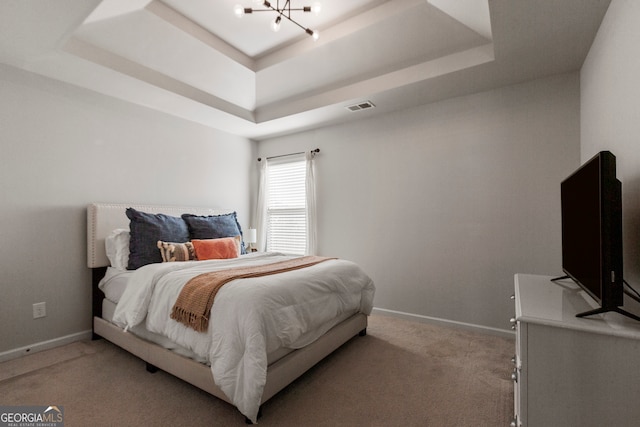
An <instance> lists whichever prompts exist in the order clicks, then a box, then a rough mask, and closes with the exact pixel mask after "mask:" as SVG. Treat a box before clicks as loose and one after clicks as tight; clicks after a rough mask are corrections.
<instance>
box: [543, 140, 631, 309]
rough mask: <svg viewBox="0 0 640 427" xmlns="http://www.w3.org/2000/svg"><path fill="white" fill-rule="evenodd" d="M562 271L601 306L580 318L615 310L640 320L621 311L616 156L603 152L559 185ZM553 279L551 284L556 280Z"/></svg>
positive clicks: (618, 182)
mask: <svg viewBox="0 0 640 427" xmlns="http://www.w3.org/2000/svg"><path fill="white" fill-rule="evenodd" d="M560 193H561V206H562V270H563V271H564V273H565V275H566V276H563V277H562V278H571V279H573V281H575V282H576V283H577V284H578V285H579V286H580V287H581V288H582V289H584V290H585V291H586V292H587V293H588V294H589V295H591V297H593V299H595V301H596V302H597V303H598V304H599V305H600V307H599V308H596V309H594V310H589V311H586V312H584V313H580V314H578V315H577V316H578V317H584V316H590V315H592V314H599V313H605V312H608V311H615V312H618V313H620V314H623V315H625V316H629V317H632V318H634V319H636V320H640V318H639V317H637V316H635V315H634V314H631V313H628V312H626V311H625V310H623V309H622V308H620V307H621V306H622V305H623V299H624V279H623V269H622V267H623V266H622V184H621V182H620V181H619V180H618V179H617V178H616V157H615V156H614V155H613V154H612V153H611V152H609V151H601V152H600V153H598V154H597V155H596V156H594V157H593V158H592V159H591V160H589V161H587V162H586V163H585V164H584V165H582V166H581V167H580V168H579V169H578V170H576V171H575V172H574V173H573V174H571V175H570V176H569V177H568V178H566V179H565V180H564V181H562V183H561V185H560ZM562 278H557V279H554V280H559V279H562Z"/></svg>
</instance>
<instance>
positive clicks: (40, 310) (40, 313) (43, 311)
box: [33, 302, 47, 319]
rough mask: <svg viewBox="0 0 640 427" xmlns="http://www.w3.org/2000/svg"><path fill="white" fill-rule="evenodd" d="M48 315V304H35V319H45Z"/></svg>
mask: <svg viewBox="0 0 640 427" xmlns="http://www.w3.org/2000/svg"><path fill="white" fill-rule="evenodd" d="M46 315H47V303H46V302H38V303H35V304H33V318H34V319H39V318H41V317H45V316H46Z"/></svg>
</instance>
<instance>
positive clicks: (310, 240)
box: [305, 152, 317, 255]
mask: <svg viewBox="0 0 640 427" xmlns="http://www.w3.org/2000/svg"><path fill="white" fill-rule="evenodd" d="M315 154H316V153H314V152H307V153H306V154H305V162H306V177H305V195H306V203H305V208H306V216H307V229H306V234H307V236H306V237H307V247H306V249H305V254H307V255H315V254H316V250H317V236H316V226H317V224H316V223H317V217H316V179H315V167H314V157H315Z"/></svg>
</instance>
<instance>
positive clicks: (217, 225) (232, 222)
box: [182, 212, 247, 254]
mask: <svg viewBox="0 0 640 427" xmlns="http://www.w3.org/2000/svg"><path fill="white" fill-rule="evenodd" d="M182 219H183V220H184V222H186V223H187V227H188V228H189V236H190V237H191V239H219V238H221V237H235V236H242V228H240V223H239V222H238V218H237V215H236V213H235V212H232V213H228V214H223V215H209V216H200V215H192V214H183V215H182ZM240 247H241V250H242V253H243V254H246V253H247V252H246V250H245V248H244V240H243V241H242V244H241V246H240Z"/></svg>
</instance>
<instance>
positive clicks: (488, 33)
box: [0, 0, 610, 140]
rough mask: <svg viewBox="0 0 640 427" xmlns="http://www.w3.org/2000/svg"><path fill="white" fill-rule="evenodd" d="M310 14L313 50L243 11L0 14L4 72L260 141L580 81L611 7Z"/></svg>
mask: <svg viewBox="0 0 640 427" xmlns="http://www.w3.org/2000/svg"><path fill="white" fill-rule="evenodd" d="M315 1H316V0H310V1H306V0H292V2H293V7H301V6H307V5H312V4H313V3H314V2H315ZM319 1H320V2H321V3H322V12H321V14H320V15H318V16H316V15H314V14H312V13H302V12H295V11H294V12H291V17H292V18H293V19H295V20H296V21H297V22H298V23H300V24H301V25H303V26H304V27H309V28H311V29H312V30H314V31H316V30H319V33H320V39H319V40H318V41H314V40H313V39H312V38H311V37H309V36H308V35H307V34H305V33H304V31H303V30H302V29H301V28H299V27H297V26H296V25H294V24H292V23H291V22H288V21H286V20H283V23H282V26H281V30H280V31H279V32H278V33H274V32H272V31H271V30H270V29H269V23H270V21H272V20H273V19H274V18H275V16H276V15H275V13H272V12H261V13H253V14H250V15H245V16H244V17H242V18H241V19H238V18H236V17H235V15H234V12H233V8H234V6H235V5H236V4H240V5H242V6H243V7H254V8H260V2H258V3H255V2H254V1H252V0H189V1H185V0H2V1H1V2H0V62H4V63H7V64H9V65H13V66H17V67H20V68H23V69H25V70H28V71H32V72H35V73H39V74H42V75H45V76H48V77H52V78H54V79H59V80H62V81H65V82H68V83H71V84H74V85H78V86H81V87H85V88H88V89H91V90H94V91H97V92H100V93H103V94H106V95H109V96H114V97H116V98H120V99H123V100H126V101H129V102H133V103H136V104H140V105H144V106H147V107H150V108H154V109H157V110H160V111H163V112H166V113H168V114H172V115H175V116H179V117H182V118H185V119H188V120H192V121H195V122H198V123H202V124H204V125H207V126H211V127H214V128H217V129H221V130H224V131H228V132H231V133H234V134H237V135H242V136H246V137H249V138H253V139H256V140H260V139H265V138H269V137H272V136H276V135H281V134H285V133H291V132H296V131H301V130H306V129H310V128H313V127H317V126H322V125H326V124H331V123H339V122H343V121H347V120H356V119H360V118H363V117H367V116H370V115H374V114H380V113H385V112H389V111H394V110H398V109H402V108H409V107H413V106H416V105H421V104H425V103H429V102H434V101H437V100H441V99H445V98H449V97H454V96H461V95H465V94H469V93H474V92H479V91H482V90H488V89H491V88H495V87H498V86H503V85H507V84H513V83H518V82H522V81H526V80H531V79H536V78H541V77H545V76H549V75H553V74H557V73H563V72H568V71H574V70H578V69H579V68H580V66H581V65H582V62H583V61H584V58H585V56H586V54H587V52H588V50H589V47H590V46H591V43H592V41H593V38H594V36H595V34H596V32H597V30H598V27H599V25H600V22H601V21H602V18H603V16H604V14H605V12H606V9H607V7H608V5H609V3H610V0H562V1H560V0H455V1H453V0H348V1H346V0H319ZM277 2H278V0H273V1H272V2H271V3H272V4H274V5H275V4H276V3H277ZM283 3H284V1H282V0H280V5H282V4H283ZM365 100H366V101H371V102H372V103H373V104H374V105H375V106H376V108H373V109H367V110H363V111H359V112H351V111H349V110H348V109H347V108H345V107H347V106H349V105H352V104H355V103H359V102H362V101H365Z"/></svg>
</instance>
